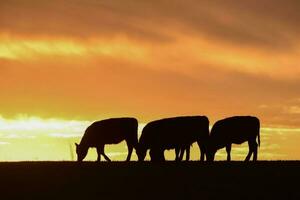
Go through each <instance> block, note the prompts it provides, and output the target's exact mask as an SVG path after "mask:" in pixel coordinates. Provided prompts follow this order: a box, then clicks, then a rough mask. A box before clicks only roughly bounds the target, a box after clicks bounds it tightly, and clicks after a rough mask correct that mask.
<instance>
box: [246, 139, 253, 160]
mask: <svg viewBox="0 0 300 200" xmlns="http://www.w3.org/2000/svg"><path fill="white" fill-rule="evenodd" d="M248 146H249V152H248V155H247V157H246V159H245V161H246V162H248V161H249V160H250V158H251V155H252V152H253V142H252V141H248Z"/></svg>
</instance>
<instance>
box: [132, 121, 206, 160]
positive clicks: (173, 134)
mask: <svg viewBox="0 0 300 200" xmlns="http://www.w3.org/2000/svg"><path fill="white" fill-rule="evenodd" d="M208 137H209V121H208V118H207V117H206V116H182V117H173V118H166V119H161V120H156V121H152V122H150V123H148V124H147V125H146V126H145V127H144V128H143V131H142V135H141V137H140V140H139V144H138V148H137V149H136V150H137V155H138V158H139V160H140V161H142V160H144V159H145V156H146V153H147V150H148V149H150V152H149V154H150V157H151V161H164V160H165V157H164V151H165V150H166V149H175V150H176V160H181V159H182V156H183V152H184V150H187V160H189V148H190V146H191V144H192V143H194V142H197V143H198V145H199V148H200V151H201V158H200V160H201V161H203V160H204V153H205V149H204V147H205V146H204V142H205V141H206V140H207V139H208ZM179 151H181V155H180V156H179V157H180V158H178V154H179Z"/></svg>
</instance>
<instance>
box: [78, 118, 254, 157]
mask: <svg viewBox="0 0 300 200" xmlns="http://www.w3.org/2000/svg"><path fill="white" fill-rule="evenodd" d="M256 138H257V142H256ZM123 140H125V141H126V144H127V147H128V156H127V159H126V161H130V158H131V154H132V151H133V148H135V150H136V154H137V156H138V160H139V161H143V160H144V159H145V156H146V154H147V151H148V150H149V155H150V158H151V161H164V160H165V157H164V151H165V150H169V149H175V154H176V161H181V160H182V159H183V155H184V152H186V160H187V161H188V160H189V159H190V146H191V145H192V144H193V143H194V142H197V144H198V146H199V148H200V152H201V155H200V161H204V159H205V156H206V160H207V161H213V160H214V157H215V154H216V152H217V150H219V149H221V148H224V147H225V148H226V152H227V160H228V161H230V160H231V157H230V151H231V145H232V144H242V143H244V142H248V145H249V153H248V155H247V157H246V159H245V161H249V160H250V157H251V155H252V154H253V161H256V160H257V149H258V146H259V145H260V122H259V119H258V118H256V117H253V116H234V117H229V118H225V119H222V120H219V121H217V122H216V123H215V124H214V125H213V127H212V129H211V131H209V120H208V118H207V117H206V116H181V117H173V118H166V119H160V120H155V121H152V122H149V123H148V124H147V125H146V126H145V127H144V128H143V130H142V134H141V136H140V138H139V140H138V121H137V119H135V118H111V119H105V120H101V121H97V122H94V123H93V124H91V125H90V126H89V127H88V128H87V129H86V130H85V133H84V135H83V137H82V139H81V142H80V144H76V153H77V160H78V161H82V160H83V159H84V158H85V156H86V155H87V152H88V149H89V148H90V147H95V148H96V149H97V154H98V158H97V161H100V160H101V155H102V156H103V157H104V158H105V160H107V161H110V159H109V158H108V156H107V155H105V153H104V146H105V145H106V144H118V143H120V142H121V141H123Z"/></svg>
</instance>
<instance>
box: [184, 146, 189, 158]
mask: <svg viewBox="0 0 300 200" xmlns="http://www.w3.org/2000/svg"><path fill="white" fill-rule="evenodd" d="M185 153H186V155H185V160H186V161H189V160H190V146H187V147H186V151H185Z"/></svg>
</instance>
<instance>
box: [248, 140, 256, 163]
mask: <svg viewBox="0 0 300 200" xmlns="http://www.w3.org/2000/svg"><path fill="white" fill-rule="evenodd" d="M250 146H251V150H252V152H253V161H256V160H257V146H258V145H257V142H256V140H255V139H254V140H251V142H249V148H250Z"/></svg>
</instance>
